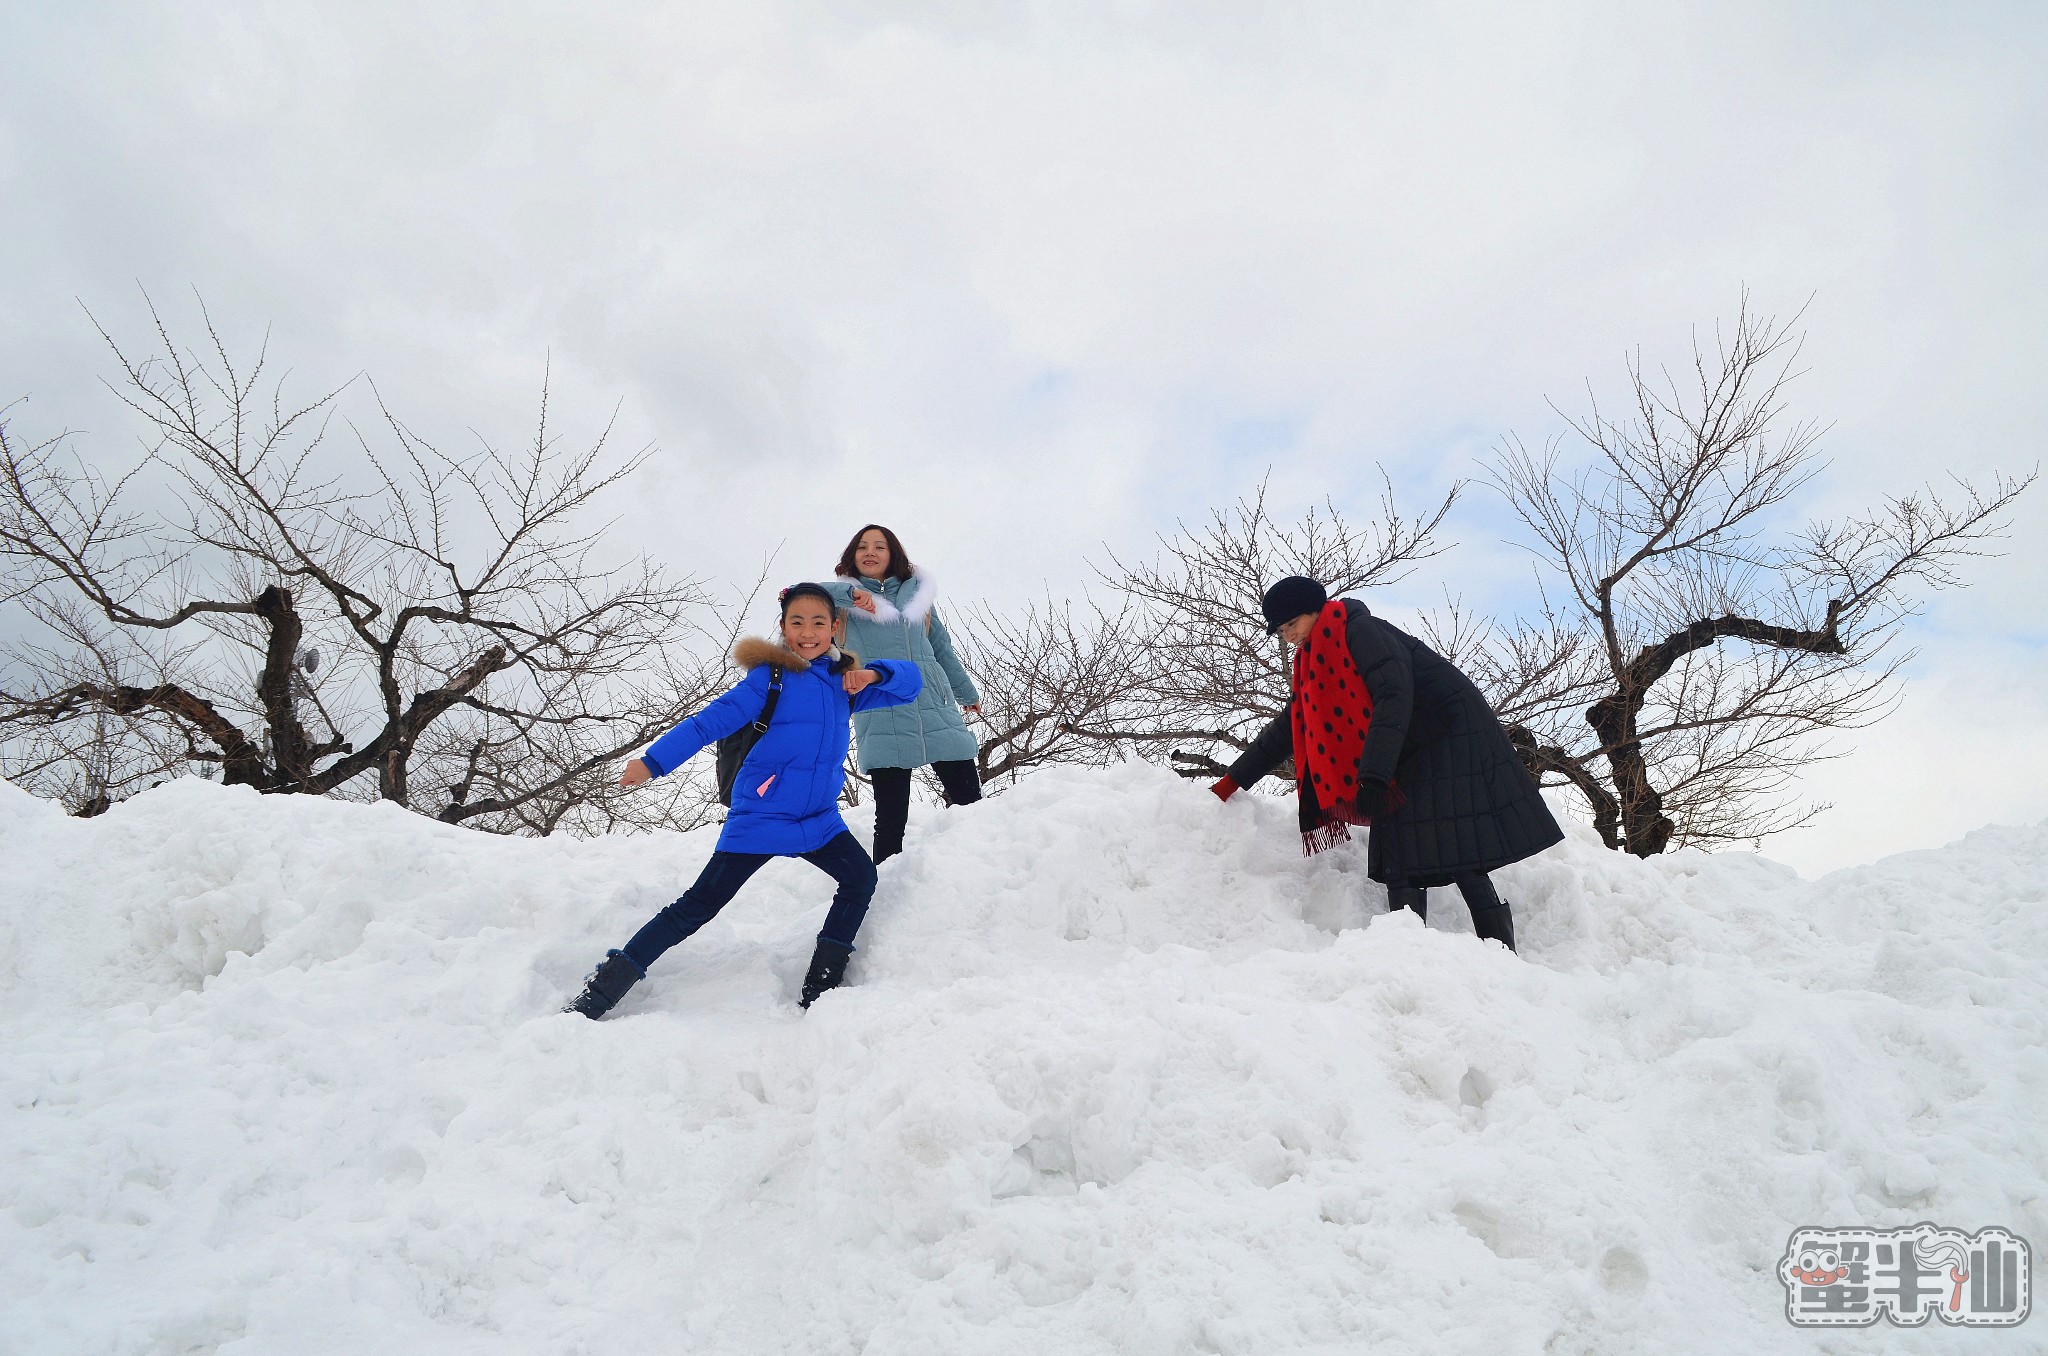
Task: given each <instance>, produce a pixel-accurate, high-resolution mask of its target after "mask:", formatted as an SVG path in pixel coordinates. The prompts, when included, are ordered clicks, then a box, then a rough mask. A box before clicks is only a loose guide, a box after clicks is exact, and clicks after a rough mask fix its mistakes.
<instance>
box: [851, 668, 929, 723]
mask: <svg viewBox="0 0 2048 1356" xmlns="http://www.w3.org/2000/svg"><path fill="white" fill-rule="evenodd" d="M868 671H869V672H871V673H873V674H874V675H875V677H876V678H877V679H878V681H876V682H873V683H870V684H869V685H868V686H866V687H864V688H862V689H861V690H860V691H859V692H857V693H855V694H854V697H853V709H854V710H856V711H873V710H877V709H879V708H881V707H884V706H902V705H904V704H905V703H907V702H914V701H916V700H917V694H918V693H920V692H922V691H924V672H923V670H921V669H919V668H918V667H917V665H915V664H913V663H910V662H909V661H908V660H903V659H889V660H880V659H878V660H876V661H875V662H874V663H872V664H870V665H868Z"/></svg>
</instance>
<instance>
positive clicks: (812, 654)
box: [782, 598, 832, 660]
mask: <svg viewBox="0 0 2048 1356" xmlns="http://www.w3.org/2000/svg"><path fill="white" fill-rule="evenodd" d="M782 643H783V644H785V645H787V646H789V648H790V649H792V650H794V651H795V652H796V654H797V657H798V658H800V659H805V660H810V659H816V658H817V657H818V656H819V655H821V654H823V653H825V651H827V650H829V649H831V648H832V609H831V608H830V607H828V606H826V604H825V600H824V599H822V598H799V599H797V600H796V601H795V602H793V603H791V604H790V605H789V611H787V612H785V613H783V614H782Z"/></svg>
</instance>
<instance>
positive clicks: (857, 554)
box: [853, 528, 889, 579]
mask: <svg viewBox="0 0 2048 1356" xmlns="http://www.w3.org/2000/svg"><path fill="white" fill-rule="evenodd" d="M853 563H854V566H855V568H857V569H858V570H859V571H860V572H861V574H863V575H865V576H866V577H867V578H869V579H880V578H882V577H883V575H884V574H886V573H887V572H888V569H889V539H888V538H887V537H885V536H883V535H882V534H881V533H880V532H877V531H876V530H875V529H874V528H869V529H868V530H867V531H865V532H863V533H861V534H860V541H859V543H858V544H857V545H855V546H854V548H853Z"/></svg>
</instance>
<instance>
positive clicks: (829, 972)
mask: <svg viewBox="0 0 2048 1356" xmlns="http://www.w3.org/2000/svg"><path fill="white" fill-rule="evenodd" d="M852 959H853V948H852V947H850V946H841V945H840V944H839V943H837V942H828V941H826V940H825V939H824V938H823V937H820V938H819V939H818V949H817V950H816V951H813V952H812V953H811V968H810V969H809V970H807V971H805V972H804V996H803V997H802V998H801V999H799V1000H798V1002H797V1006H798V1007H804V1008H807V1007H809V1006H810V1005H811V1004H813V1003H815V1002H817V1001H818V998H819V996H820V995H821V994H823V993H825V992H826V991H827V990H828V989H836V988H838V987H839V981H841V980H843V979H845V978H846V962H848V961H849V960H852Z"/></svg>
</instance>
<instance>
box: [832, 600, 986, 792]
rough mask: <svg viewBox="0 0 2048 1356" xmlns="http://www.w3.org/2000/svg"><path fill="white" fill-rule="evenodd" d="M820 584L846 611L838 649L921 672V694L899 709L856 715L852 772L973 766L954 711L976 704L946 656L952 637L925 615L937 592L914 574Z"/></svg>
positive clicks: (966, 735) (969, 735)
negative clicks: (868, 604) (864, 595)
mask: <svg viewBox="0 0 2048 1356" xmlns="http://www.w3.org/2000/svg"><path fill="white" fill-rule="evenodd" d="M856 586H858V587H860V588H862V589H864V590H866V591H867V592H869V593H872V594H874V595H875V615H873V616H869V615H868V614H867V613H865V612H863V611H861V610H860V609H859V608H857V607H855V606H853V590H854V588H855V587H856ZM825 587H826V588H827V589H830V590H831V591H832V595H833V597H835V598H837V599H838V600H839V606H840V609H841V610H842V611H843V612H845V614H846V648H847V649H849V650H852V651H853V652H854V653H855V654H858V655H859V656H860V657H861V659H862V660H863V661H866V660H870V659H881V660H890V659H907V660H909V661H910V662H912V663H914V664H916V665H917V667H918V669H919V670H920V671H921V672H922V673H923V674H924V690H923V691H922V692H920V693H918V696H917V700H916V701H915V702H912V703H911V704H909V705H907V706H897V707H891V708H890V709H888V710H886V711H883V710H876V711H861V712H857V713H855V715H854V718H853V733H854V736H855V737H856V738H857V739H858V740H859V741H860V770H861V771H862V772H872V771H874V770H875V769H876V768H878V767H923V766H925V765H926V764H927V763H945V762H955V761H963V760H964V761H968V762H971V761H973V759H974V757H975V755H976V754H978V753H979V752H980V751H981V744H980V741H978V740H976V739H975V737H974V734H973V732H972V731H970V730H969V729H968V728H967V722H966V721H965V720H963V719H962V718H961V715H960V708H961V707H963V706H972V705H974V704H976V703H978V702H979V701H980V700H981V693H980V692H979V691H977V690H976V689H975V686H974V680H973V679H972V678H969V677H968V676H967V670H966V669H965V668H964V667H962V666H961V663H960V658H959V656H958V655H956V654H954V653H953V638H952V637H951V636H949V635H947V634H946V624H945V623H944V622H942V621H940V620H939V617H938V614H937V613H936V612H934V611H933V610H932V603H933V601H934V600H935V599H936V598H937V597H938V589H937V587H936V586H935V585H934V584H933V582H932V578H931V576H930V575H928V574H926V573H924V572H923V571H922V570H920V571H918V572H916V573H915V574H912V575H911V576H910V578H909V580H908V581H907V582H906V581H904V580H901V579H882V580H876V579H860V580H852V579H835V580H833V581H831V582H830V583H828V584H826V585H825Z"/></svg>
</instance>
